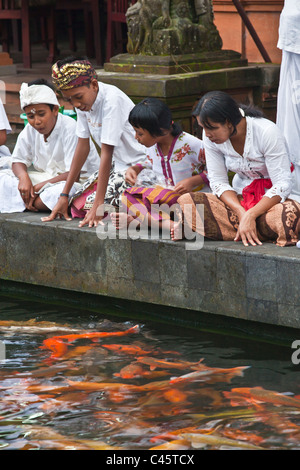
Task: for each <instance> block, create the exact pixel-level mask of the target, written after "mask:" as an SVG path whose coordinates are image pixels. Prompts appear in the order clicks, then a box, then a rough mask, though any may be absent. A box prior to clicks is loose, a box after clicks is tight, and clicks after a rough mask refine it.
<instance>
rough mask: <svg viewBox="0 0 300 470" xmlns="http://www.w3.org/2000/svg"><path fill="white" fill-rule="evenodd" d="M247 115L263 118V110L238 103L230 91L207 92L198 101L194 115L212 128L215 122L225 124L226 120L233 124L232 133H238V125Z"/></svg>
mask: <svg viewBox="0 0 300 470" xmlns="http://www.w3.org/2000/svg"><path fill="white" fill-rule="evenodd" d="M241 109H242V110H243V111H244V114H245V116H251V117H257V118H262V117H263V116H264V115H263V112H262V111H261V110H260V109H258V108H256V107H255V106H252V105H245V104H239V103H237V102H236V101H235V100H234V99H233V98H232V97H231V96H230V95H229V94H228V93H225V92H224V91H210V92H208V93H206V94H205V95H204V96H202V98H201V99H200V100H199V102H198V103H197V105H196V107H195V109H194V111H193V115H194V116H195V117H199V120H200V122H201V123H202V125H203V126H205V127H207V128H208V129H212V128H213V127H214V126H213V123H214V122H215V123H218V124H225V123H226V121H228V122H230V123H231V124H232V125H233V128H234V129H233V132H232V135H234V134H235V133H236V126H237V125H238V123H239V122H240V121H241V119H242V117H243V116H242V113H241V111H240V110H241Z"/></svg>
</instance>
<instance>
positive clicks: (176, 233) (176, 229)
mask: <svg viewBox="0 0 300 470" xmlns="http://www.w3.org/2000/svg"><path fill="white" fill-rule="evenodd" d="M182 228H183V227H182V223H181V222H173V224H171V228H170V233H171V239H172V240H173V242H176V241H178V240H182V239H183V234H182Z"/></svg>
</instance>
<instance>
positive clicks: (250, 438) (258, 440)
mask: <svg viewBox="0 0 300 470" xmlns="http://www.w3.org/2000/svg"><path fill="white" fill-rule="evenodd" d="M221 434H222V436H225V437H229V438H231V439H238V440H239V441H247V442H250V443H251V444H255V445H260V444H262V442H264V438H263V437H261V436H257V434H253V433H251V432H245V431H241V430H240V429H230V428H225V429H222V431H221Z"/></svg>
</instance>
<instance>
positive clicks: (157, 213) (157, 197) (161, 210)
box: [122, 186, 180, 223]
mask: <svg viewBox="0 0 300 470" xmlns="http://www.w3.org/2000/svg"><path fill="white" fill-rule="evenodd" d="M179 197H180V194H179V193H177V192H175V191H173V190H171V189H166V188H163V187H162V186H155V187H144V186H141V187H137V186H134V187H131V188H128V189H126V190H125V191H124V193H123V195H122V206H123V210H125V211H126V212H127V213H128V214H130V215H132V216H134V217H135V218H137V219H138V220H139V221H140V222H141V223H142V222H143V221H144V219H145V217H146V216H147V214H150V216H151V217H152V218H153V219H154V220H157V221H162V220H167V219H170V216H171V217H173V214H170V211H169V209H170V208H172V206H173V205H175V204H176V202H177V199H178V198H179Z"/></svg>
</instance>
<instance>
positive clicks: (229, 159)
mask: <svg viewBox="0 0 300 470" xmlns="http://www.w3.org/2000/svg"><path fill="white" fill-rule="evenodd" d="M246 121H247V131H246V139H245V145H244V151H243V155H240V154H239V153H237V152H236V151H235V149H234V148H233V146H232V144H231V141H230V139H228V140H227V141H226V142H224V143H223V144H216V143H213V142H211V141H210V140H209V139H208V138H207V137H206V135H205V132H203V142H204V146H205V155H206V165H207V171H208V178H209V183H210V187H211V190H212V192H213V193H214V194H215V195H216V196H218V197H220V196H221V195H222V193H223V192H224V191H227V190H231V191H232V190H233V191H235V192H236V193H237V194H242V190H243V189H244V188H245V187H246V186H248V185H249V184H250V183H252V181H253V180H255V179H259V178H270V179H271V181H272V187H271V188H270V189H268V190H267V191H266V193H265V196H267V197H270V198H271V197H273V196H280V197H281V202H283V201H285V199H286V198H287V197H288V196H289V194H290V192H291V187H292V174H291V169H290V161H289V157H288V152H287V147H286V143H285V140H284V137H283V136H282V134H281V132H280V130H279V128H278V127H277V126H276V125H275V124H274V123H273V122H272V121H269V120H268V119H265V118H252V117H248V116H247V117H246ZM228 171H232V172H234V173H235V176H234V178H233V181H232V186H231V185H230V184H229V179H228Z"/></svg>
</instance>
